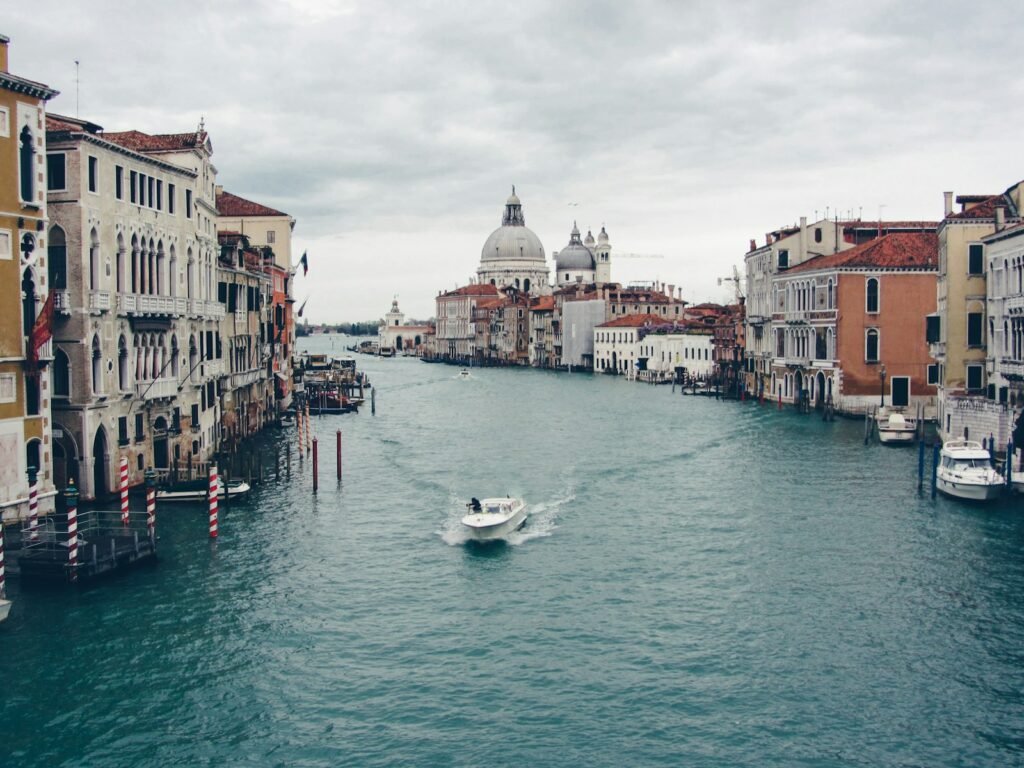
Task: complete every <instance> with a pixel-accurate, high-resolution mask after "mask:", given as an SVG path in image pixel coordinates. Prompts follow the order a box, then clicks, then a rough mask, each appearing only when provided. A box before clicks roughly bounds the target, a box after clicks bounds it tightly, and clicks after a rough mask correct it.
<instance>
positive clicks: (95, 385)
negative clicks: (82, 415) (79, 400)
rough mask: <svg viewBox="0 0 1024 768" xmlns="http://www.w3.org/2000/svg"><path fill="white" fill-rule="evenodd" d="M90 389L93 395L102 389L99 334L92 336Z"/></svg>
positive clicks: (101, 355) (101, 359)
mask: <svg viewBox="0 0 1024 768" xmlns="http://www.w3.org/2000/svg"><path fill="white" fill-rule="evenodd" d="M92 391H93V394H94V395H98V394H100V393H101V392H102V391H103V353H102V351H101V350H100V337H99V336H93V337H92Z"/></svg>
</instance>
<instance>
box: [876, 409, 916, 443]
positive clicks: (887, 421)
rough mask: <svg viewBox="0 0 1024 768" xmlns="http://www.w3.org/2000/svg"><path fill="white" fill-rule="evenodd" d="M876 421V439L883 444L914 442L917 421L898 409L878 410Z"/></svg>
mask: <svg viewBox="0 0 1024 768" xmlns="http://www.w3.org/2000/svg"><path fill="white" fill-rule="evenodd" d="M877 423H878V441H879V442H880V443H882V444H883V445H911V444H912V443H913V442H914V438H915V436H916V434H917V421H916V420H915V419H912V418H909V417H907V416H905V415H904V414H903V413H901V412H900V411H895V410H893V411H890V410H884V411H880V412H879V414H878V419H877Z"/></svg>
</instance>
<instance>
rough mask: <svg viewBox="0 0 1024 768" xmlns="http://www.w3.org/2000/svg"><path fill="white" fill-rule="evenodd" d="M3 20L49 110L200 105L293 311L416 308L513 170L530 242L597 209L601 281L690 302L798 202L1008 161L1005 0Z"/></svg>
mask: <svg viewBox="0 0 1024 768" xmlns="http://www.w3.org/2000/svg"><path fill="white" fill-rule="evenodd" d="M0 24H2V25H3V26H2V27H0V33H2V34H5V35H7V36H8V37H9V38H11V48H10V71H11V72H12V73H13V74H16V75H20V76H22V77H27V78H30V79H33V80H38V81H41V82H44V83H46V84H48V85H50V86H51V87H54V88H56V89H58V90H60V91H61V95H60V96H58V97H57V98H56V99H54V100H53V101H52V102H51V103H50V106H49V109H50V110H51V111H53V112H57V113H60V114H68V115H75V114H78V115H79V116H80V117H82V118H84V119H88V120H90V121H92V122H95V123H98V124H100V125H102V126H103V127H104V128H105V129H106V130H109V131H121V130H129V129H136V130H141V131H144V132H147V133H181V132H186V131H190V130H193V129H194V128H195V127H196V126H197V125H198V123H199V121H200V119H203V120H205V124H206V128H207V130H208V131H209V134H210V138H211V141H212V143H213V148H214V156H213V159H214V164H215V165H216V167H217V169H218V183H220V184H222V185H223V186H224V188H225V189H227V190H229V191H231V192H233V193H235V194H237V195H241V196H243V197H246V198H249V199H252V200H256V201H258V202H261V203H264V204H266V205H269V206H271V207H274V208H277V209H279V210H283V211H286V212H288V213H289V214H291V215H292V216H294V217H295V219H296V225H295V230H294V234H293V252H294V254H295V256H296V258H298V255H300V254H301V253H302V252H303V251H307V252H308V254H309V263H310V271H309V275H308V276H307V277H306V278H304V279H303V278H301V277H300V278H299V279H298V282H297V286H296V295H297V298H298V299H299V300H300V301H301V300H303V299H306V298H308V305H307V315H308V317H309V318H310V321H311V322H342V321H360V320H375V319H378V318H380V317H382V316H383V314H384V313H385V312H386V311H387V310H388V309H389V308H390V305H391V300H392V298H393V297H395V296H397V297H398V300H399V303H400V306H401V308H402V309H403V310H404V311H405V312H406V314H407V315H408V316H411V317H415V318H417V319H425V318H428V317H431V316H433V314H434V297H435V296H436V295H437V293H438V292H439V291H441V290H450V289H452V288H454V287H455V286H456V285H464V284H466V283H467V282H468V281H469V279H470V277H471V276H473V275H475V273H476V269H477V267H478V266H479V262H480V249H481V247H482V246H483V243H484V241H485V240H486V239H487V236H488V235H489V234H490V233H491V232H492V231H493V230H494V229H495V228H496V227H498V226H499V225H500V223H501V214H502V211H503V207H504V203H505V200H506V198H507V197H508V195H509V193H510V192H511V187H512V185H513V184H515V186H516V191H517V193H518V195H519V197H520V198H521V199H522V202H523V211H524V214H525V216H526V224H527V226H528V227H530V228H531V229H532V230H533V231H534V232H536V233H537V235H538V236H539V237H540V239H541V241H542V242H543V244H544V247H545V250H546V252H547V254H548V256H549V259H550V254H551V253H552V252H553V251H556V250H558V249H560V248H562V247H564V246H565V245H566V244H567V243H568V240H569V232H570V230H571V229H572V225H573V222H574V220H575V221H577V222H578V223H579V226H580V229H581V230H583V232H584V233H585V232H586V230H587V228H591V229H593V231H594V233H595V234H596V233H597V231H598V230H599V229H600V228H601V226H602V225H603V226H605V227H606V228H607V231H608V234H609V237H610V240H611V244H612V246H613V251H612V279H613V280H616V281H618V282H623V283H628V282H633V281H638V280H658V281H662V282H665V283H673V284H676V285H680V286H682V288H683V297H684V298H686V299H687V300H690V301H695V302H696V301H725V300H730V299H731V298H732V296H733V287H732V284H731V283H729V282H725V283H721V284H719V278H723V277H729V276H731V275H732V270H733V267H737V268H739V269H740V270H741V272H742V269H743V255H744V254H745V253H746V251H747V250H748V248H749V241H750V239H751V238H756V239H757V240H758V242H759V243H763V242H764V236H765V233H766V232H769V231H771V230H773V229H777V228H779V227H781V226H788V225H791V224H794V223H796V222H797V221H798V220H799V218H800V217H801V216H806V217H807V218H808V220H809V221H813V220H814V219H815V217H824V216H825V215H826V211H827V213H828V215H829V216H833V215H836V213H837V212H838V215H839V216H841V217H844V218H849V217H854V218H855V217H857V216H862V217H863V218H864V219H872V220H873V219H877V218H878V215H879V212H881V213H882V215H883V216H884V218H886V219H900V220H906V219H913V220H925V219H938V218H941V216H942V213H943V198H942V193H943V191H945V190H953V191H954V192H955V193H956V194H982V193H988V194H995V193H997V192H1001V191H1003V190H1004V189H1006V188H1007V187H1009V186H1010V185H1011V184H1014V183H1015V182H1017V181H1019V180H1021V179H1022V178H1024V154H1022V153H1021V151H1020V147H1021V143H1020V128H1021V126H1022V125H1024V98H1022V97H1024V77H1021V68H1020V57H1019V54H1018V51H1019V48H1020V43H1021V41H1022V40H1024V18H1022V14H1020V13H1019V9H1018V8H1017V6H1016V4H1012V3H1009V2H1003V0H998V1H996V2H990V3H978V4H971V5H964V4H963V3H950V2H943V1H941V0H938V1H936V0H932V1H930V2H917V1H916V0H907V1H905V2H878V1H876V0H860V2H857V3H841V4H840V3H828V2H822V1H819V2H815V3H801V2H793V1H792V0H786V1H785V2H775V1H774V0H765V1H764V2H728V0H719V1H718V2H703V1H702V0H696V1H690V0H687V1H686V2H683V1H682V0H678V1H677V2H661V1H660V0H633V1H632V2H621V0H595V1H594V2H551V0H542V1H541V2H534V1H533V0H522V1H521V2H503V3H492V2H485V1H484V0H472V1H469V2H459V1H455V0H453V1H451V2H422V1H421V2H383V1H382V0H377V1H376V2H359V1H357V0H276V1H275V2H263V1H261V0H244V2H243V1H240V0H218V2H215V3H214V2H206V3H202V2H193V1H192V0H179V1H177V2H174V3H145V2H132V1H131V0H129V1H128V2H126V1H125V0H119V1H118V2H110V1H108V0H92V1H91V2H89V3H69V2H67V1H66V0H64V1H63V2H54V1H53V0H37V1H36V2H34V3H19V4H14V5H11V6H10V7H8V8H6V9H5V11H4V14H3V19H2V21H0ZM76 59H77V60H78V61H79V62H80V67H79V70H78V83H77V100H76V70H75V63H74V62H75V60H76ZM626 254H628V255H626ZM617 256H618V258H617Z"/></svg>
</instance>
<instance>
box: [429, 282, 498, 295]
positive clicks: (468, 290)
mask: <svg viewBox="0 0 1024 768" xmlns="http://www.w3.org/2000/svg"><path fill="white" fill-rule="evenodd" d="M441 295H442V296H497V295H498V288H497V286H494V285H491V284H490V283H474V284H473V285H464V286H462V287H461V288H456V289H455V290H454V291H448V292H447V293H443V294H441Z"/></svg>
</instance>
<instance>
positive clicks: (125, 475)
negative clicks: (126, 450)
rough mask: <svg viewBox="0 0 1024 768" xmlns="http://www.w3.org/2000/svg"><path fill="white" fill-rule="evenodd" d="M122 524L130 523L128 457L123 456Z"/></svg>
mask: <svg viewBox="0 0 1024 768" xmlns="http://www.w3.org/2000/svg"><path fill="white" fill-rule="evenodd" d="M121 525H128V457H127V456H122V457H121Z"/></svg>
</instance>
